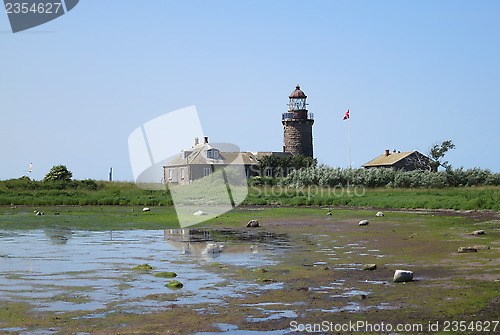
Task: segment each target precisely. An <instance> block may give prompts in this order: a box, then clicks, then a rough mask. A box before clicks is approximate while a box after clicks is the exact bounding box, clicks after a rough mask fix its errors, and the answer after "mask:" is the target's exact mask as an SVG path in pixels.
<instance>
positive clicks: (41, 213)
mask: <svg viewBox="0 0 500 335" xmlns="http://www.w3.org/2000/svg"><path fill="white" fill-rule="evenodd" d="M35 215H45V213H44V212H36V214H35Z"/></svg>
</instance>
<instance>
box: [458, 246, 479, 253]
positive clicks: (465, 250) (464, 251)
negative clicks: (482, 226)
mask: <svg viewBox="0 0 500 335" xmlns="http://www.w3.org/2000/svg"><path fill="white" fill-rule="evenodd" d="M458 252H459V253H461V254H463V253H466V252H477V249H476V248H473V247H460V248H458Z"/></svg>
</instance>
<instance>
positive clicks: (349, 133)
mask: <svg viewBox="0 0 500 335" xmlns="http://www.w3.org/2000/svg"><path fill="white" fill-rule="evenodd" d="M347 151H348V157H349V169H350V168H351V118H350V117H348V118H347Z"/></svg>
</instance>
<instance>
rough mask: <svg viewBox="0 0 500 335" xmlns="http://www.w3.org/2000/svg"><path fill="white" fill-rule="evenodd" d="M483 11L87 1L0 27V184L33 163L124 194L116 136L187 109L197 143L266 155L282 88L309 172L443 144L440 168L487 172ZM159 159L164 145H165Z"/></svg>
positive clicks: (494, 77) (490, 160) (122, 138)
mask: <svg viewBox="0 0 500 335" xmlns="http://www.w3.org/2000/svg"><path fill="white" fill-rule="evenodd" d="M499 16H500V2H498V1H480V2H472V1H455V0H454V1H451V0H450V1H439V2H436V1H413V2H410V1H334V0H327V1H319V0H318V1H310V2H308V1H293V0H287V1H279V0H276V1H232V0H227V1H218V0H215V1H165V0H122V1H86V0H81V1H80V3H79V5H78V6H77V7H75V8H74V9H73V10H72V11H71V12H69V13H67V14H66V15H64V16H62V17H60V18H58V19H56V20H54V21H51V22H49V23H47V24H45V25H42V26H39V27H36V28H33V29H31V30H28V31H25V32H20V33H16V34H12V32H11V31H10V26H9V22H8V19H7V15H6V14H4V13H0V41H1V50H2V52H1V54H0V61H1V63H2V64H3V66H2V75H1V77H0V78H1V80H0V97H1V100H0V101H1V105H0V106H1V107H0V111H1V123H0V141H1V143H2V145H1V146H0V157H1V162H2V164H1V165H0V179H8V178H17V177H20V176H22V175H23V174H24V173H25V171H26V170H27V169H28V166H29V163H30V162H32V163H33V173H32V174H31V176H32V177H33V178H35V179H41V178H43V176H44V175H45V174H46V173H47V172H48V171H49V170H50V168H51V167H52V166H53V165H56V164H65V165H67V166H68V168H69V169H70V170H71V171H72V172H73V174H74V177H75V178H77V179H86V178H95V179H106V178H107V176H108V170H109V168H110V167H113V170H114V173H115V174H114V176H115V179H116V180H132V179H133V178H132V172H131V168H130V162H129V157H128V148H127V139H128V136H129V134H130V133H131V132H132V131H133V130H134V129H135V128H137V127H139V126H140V125H141V124H143V123H144V122H147V121H149V120H151V119H153V118H155V117H158V116H160V115H163V114H165V113H168V112H171V111H174V110H177V109H179V108H183V107H186V106H190V105H196V107H197V110H198V113H199V115H200V119H201V123H202V125H203V129H204V132H205V134H206V135H208V136H209V137H210V140H211V141H212V142H230V143H234V144H237V145H239V146H240V147H241V149H242V150H245V151H271V150H272V151H280V150H282V145H283V129H282V125H281V113H283V112H285V111H286V108H287V105H286V104H287V102H288V95H289V94H290V93H291V92H292V91H293V89H294V88H295V85H297V84H300V85H301V88H302V89H303V90H304V92H305V93H306V94H307V95H308V103H309V104H310V105H309V110H310V111H311V112H313V113H314V115H315V120H316V121H315V124H314V127H313V135H314V151H315V156H316V157H317V158H318V161H319V162H320V163H324V164H327V165H332V166H342V167H346V166H347V165H348V162H347V160H348V153H347V122H346V121H342V116H343V114H344V113H345V111H346V110H347V109H350V111H351V131H352V138H351V142H352V143H351V147H352V162H353V166H354V167H359V166H360V165H362V164H364V163H366V162H367V161H369V160H371V159H372V158H374V157H376V156H378V155H380V154H382V153H383V152H384V149H391V150H392V149H397V150H401V151H410V150H418V151H420V152H422V153H424V154H425V153H427V152H428V150H429V149H430V147H431V146H432V145H433V144H435V143H437V142H441V141H443V140H447V139H451V140H453V142H454V143H455V144H456V149H455V150H453V151H451V152H450V153H449V154H448V155H447V159H448V160H449V162H450V163H451V164H452V165H453V166H454V167H460V166H463V167H465V168H472V167H476V166H477V167H481V168H488V169H491V170H493V171H497V172H498V171H500V167H499V165H500V157H499V155H498V154H497V153H498V150H497V145H498V144H499V143H500V132H499V131H498V124H500V122H499V121H500V120H499V119H500V117H499V113H498V111H499V110H500V99H499V98H498V97H499V95H498V91H499V88H500V79H499V73H500V71H499V70H500V62H499V61H498V60H499V59H500V43H498V33H499V31H500V21H499V20H498V17H499ZM167 145H168V144H167Z"/></svg>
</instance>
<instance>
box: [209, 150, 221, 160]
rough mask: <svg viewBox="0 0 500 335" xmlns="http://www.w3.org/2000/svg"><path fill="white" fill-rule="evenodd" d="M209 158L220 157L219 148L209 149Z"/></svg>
mask: <svg viewBox="0 0 500 335" xmlns="http://www.w3.org/2000/svg"><path fill="white" fill-rule="evenodd" d="M207 158H213V159H218V158H219V150H214V149H210V150H207Z"/></svg>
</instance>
